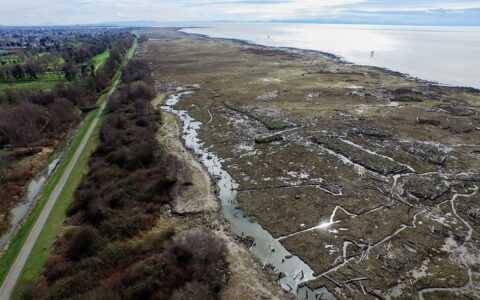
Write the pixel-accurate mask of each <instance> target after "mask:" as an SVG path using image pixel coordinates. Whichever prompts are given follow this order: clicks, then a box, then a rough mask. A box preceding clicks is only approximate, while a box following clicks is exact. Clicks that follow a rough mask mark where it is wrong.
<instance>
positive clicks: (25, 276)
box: [0, 40, 137, 282]
mask: <svg viewBox="0 0 480 300" xmlns="http://www.w3.org/2000/svg"><path fill="white" fill-rule="evenodd" d="M136 47H137V42H136V40H135V42H134V44H133V45H132V48H131V49H130V50H129V52H128V54H127V56H126V58H125V61H124V63H123V65H122V66H121V67H120V68H119V70H118V71H117V72H116V73H115V76H114V78H113V80H112V82H113V83H114V84H117V80H118V79H119V78H120V75H121V69H122V68H123V66H124V65H125V63H126V62H127V60H129V59H131V58H132V57H133V54H134V53H135V49H136ZM106 98H107V93H104V94H103V95H102V96H101V97H100V98H99V100H98V103H99V105H101V104H102V103H103V102H104V101H105V100H106ZM97 114H98V109H97V110H94V111H92V112H90V113H89V115H88V116H87V117H86V119H85V121H84V124H83V125H82V126H81V128H80V130H79V132H78V133H77V135H76V136H75V138H74V140H73V142H72V144H71V147H70V149H69V151H68V152H67V154H66V155H65V158H64V159H63V160H62V162H61V163H60V165H59V166H58V167H57V169H56V170H55V171H54V173H53V174H52V175H51V176H50V178H49V179H48V181H47V183H46V185H45V186H44V188H43V190H42V194H41V196H40V197H39V199H38V201H37V204H36V205H35V207H34V208H33V209H32V212H31V213H30V214H29V216H28V217H27V219H26V221H25V223H24V224H23V225H22V227H21V229H20V230H19V232H18V233H17V234H16V235H15V237H14V238H13V239H12V242H11V244H10V246H9V247H8V249H7V250H6V251H5V253H4V254H3V255H2V257H0V282H3V280H4V279H5V276H6V275H7V273H8V270H9V269H10V267H11V265H12V264H13V262H14V261H15V259H16V257H17V255H18V252H19V251H20V249H21V248H22V246H23V244H24V242H25V240H26V238H27V236H28V234H29V232H30V230H31V229H32V227H33V225H34V224H35V222H36V220H37V219H38V216H39V215H40V213H41V211H42V210H43V208H44V206H45V204H46V202H47V200H48V198H49V197H50V195H51V193H52V192H53V190H54V188H55V186H56V185H57V183H58V181H59V180H60V178H61V176H62V174H63V173H64V171H65V169H66V167H67V165H68V163H69V162H70V160H71V158H72V156H73V154H74V153H75V151H76V150H77V148H78V146H79V144H80V142H81V140H82V139H83V137H84V136H85V134H86V132H87V130H88V127H89V126H90V125H91V123H92V122H93V120H94V119H95V117H96V115H97ZM102 119H103V116H102V118H101V120H102ZM101 120H100V121H101ZM100 126H101V122H99V123H98V126H97V127H96V129H95V132H94V135H93V136H92V138H91V139H90V140H89V141H88V144H87V146H86V148H85V151H84V152H83V153H82V155H81V156H80V159H79V161H78V162H77V164H76V166H75V168H74V170H73V171H72V173H71V175H70V177H69V179H68V181H67V184H66V185H65V188H64V189H63V190H62V192H61V194H60V197H59V199H58V201H57V202H56V203H55V206H54V209H53V210H52V213H51V214H50V215H49V217H48V219H47V222H46V224H45V226H44V228H43V230H42V232H41V234H40V236H39V238H38V240H37V241H36V243H35V246H34V248H33V249H32V252H31V253H30V256H29V258H28V260H27V262H26V264H25V266H24V268H23V271H22V273H21V275H20V277H19V281H18V282H22V281H23V282H24V281H29V282H32V281H33V282H36V281H38V278H39V277H40V275H41V272H42V271H43V268H44V266H45V264H46V260H47V258H48V254H49V253H50V251H51V249H52V246H53V243H54V242H55V239H56V237H57V234H58V233H59V231H60V230H61V227H62V224H63V221H64V219H65V213H66V210H67V209H68V207H69V206H70V204H71V202H72V201H73V194H74V192H75V189H76V187H77V186H78V184H79V183H80V182H81V179H82V176H83V174H84V172H85V171H86V169H87V166H88V160H89V158H90V155H91V153H92V152H93V151H94V150H95V147H96V145H97V143H98V130H99V128H100Z"/></svg>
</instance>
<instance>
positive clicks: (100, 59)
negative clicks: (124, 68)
mask: <svg viewBox="0 0 480 300" xmlns="http://www.w3.org/2000/svg"><path fill="white" fill-rule="evenodd" d="M109 56H110V50H109V49H107V50H105V51H104V52H102V53H100V54H98V55H95V56H94V57H93V58H92V61H93V63H94V64H95V68H100V67H101V66H102V65H103V64H104V63H105V62H106V61H107V58H108V57H109Z"/></svg>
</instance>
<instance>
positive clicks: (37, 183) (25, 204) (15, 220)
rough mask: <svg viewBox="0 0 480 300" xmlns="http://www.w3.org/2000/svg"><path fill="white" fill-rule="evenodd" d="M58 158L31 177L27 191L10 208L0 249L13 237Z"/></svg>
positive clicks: (55, 165) (0, 240) (56, 163)
mask: <svg viewBox="0 0 480 300" xmlns="http://www.w3.org/2000/svg"><path fill="white" fill-rule="evenodd" d="M59 161H60V159H58V158H56V157H54V159H53V160H52V162H51V163H50V164H49V165H48V166H47V167H46V168H44V169H43V170H42V171H41V172H40V173H39V174H38V175H37V176H35V178H33V179H32V180H31V181H30V183H29V184H28V186H27V192H26V193H25V195H24V196H23V197H22V199H20V201H19V202H18V203H17V204H16V205H15V206H14V207H13V208H12V209H11V210H10V215H9V216H8V218H9V222H10V226H9V228H8V230H7V231H6V232H5V233H3V234H2V235H1V237H0V251H2V250H3V248H4V247H5V246H6V245H7V244H8V242H9V241H10V239H11V238H12V237H13V235H14V234H15V232H16V231H17V228H18V225H19V224H20V223H21V222H22V220H23V219H24V218H25V217H26V216H27V215H28V213H29V212H30V209H31V208H32V206H33V204H34V202H35V199H36V198H37V196H38V194H39V193H40V191H41V190H42V187H43V186H44V185H45V182H46V181H47V179H48V177H49V176H50V175H51V174H52V172H53V170H54V169H55V168H56V167H57V165H58V162H59Z"/></svg>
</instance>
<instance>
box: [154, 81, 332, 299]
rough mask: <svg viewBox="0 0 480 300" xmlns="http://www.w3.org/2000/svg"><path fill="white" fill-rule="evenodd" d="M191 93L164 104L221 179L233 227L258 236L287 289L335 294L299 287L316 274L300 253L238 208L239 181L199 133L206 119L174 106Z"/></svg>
mask: <svg viewBox="0 0 480 300" xmlns="http://www.w3.org/2000/svg"><path fill="white" fill-rule="evenodd" d="M189 93H192V91H185V90H183V91H182V90H179V91H178V92H177V93H176V94H173V95H171V96H170V97H169V98H168V99H167V101H166V102H165V105H163V106H162V107H161V108H162V110H164V111H166V112H170V113H173V114H175V115H176V116H177V117H178V118H179V119H180V120H181V121H182V123H183V136H182V137H183V139H184V142H185V145H186V147H187V148H188V149H190V150H191V151H193V152H194V153H195V154H196V155H197V159H198V160H199V161H200V162H201V163H202V164H203V165H204V166H205V168H206V169H207V170H208V172H209V174H210V176H211V177H212V178H216V179H217V185H218V190H219V194H218V197H219V198H220V200H221V202H222V210H223V215H224V217H225V219H226V220H228V221H229V222H230V224H231V228H232V231H233V232H234V233H235V234H237V235H239V236H245V237H247V236H250V237H253V238H254V239H255V243H254V244H253V246H252V247H251V248H250V251H251V252H252V253H253V254H255V255H256V256H257V257H258V258H259V259H260V260H261V261H262V263H264V265H267V264H271V265H272V266H273V267H274V268H275V270H276V271H277V272H282V273H284V274H286V276H285V277H283V278H282V279H280V280H279V283H280V284H281V286H282V287H283V288H284V289H285V290H287V291H290V292H292V293H295V294H297V295H298V297H299V298H300V299H329V298H332V297H331V294H330V293H328V292H327V291H325V290H322V289H319V290H315V291H312V290H310V289H308V288H306V287H303V288H299V285H300V284H301V283H304V282H306V281H308V280H310V279H312V278H313V270H312V269H311V268H310V267H309V266H308V265H307V264H306V263H304V262H303V261H302V260H300V259H299V258H298V257H296V256H294V255H292V254H291V253H290V252H288V251H287V250H286V249H285V248H284V247H283V246H282V244H281V243H280V242H279V241H278V240H276V239H275V238H274V237H272V235H271V234H270V233H269V232H268V231H266V230H265V229H263V228H262V227H261V226H260V225H259V224H258V223H256V222H255V221H254V220H253V219H251V218H250V217H248V216H246V215H245V214H244V212H243V211H242V210H241V209H239V208H238V202H237V188H238V187H239V184H238V183H237V182H236V181H235V180H234V179H233V178H232V176H230V174H229V173H228V172H226V171H225V170H224V169H223V168H222V160H221V159H220V158H219V157H218V156H217V155H216V154H215V153H213V152H210V151H209V150H208V149H206V148H204V143H203V142H202V141H201V140H200V139H199V137H198V130H199V129H200V127H201V125H202V123H201V122H199V121H196V120H195V119H193V118H192V117H190V116H189V115H188V113H187V112H186V111H184V110H176V109H174V108H173V107H174V106H175V104H177V103H178V101H180V99H181V97H182V95H185V94H189Z"/></svg>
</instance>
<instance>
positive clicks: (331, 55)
mask: <svg viewBox="0 0 480 300" xmlns="http://www.w3.org/2000/svg"><path fill="white" fill-rule="evenodd" d="M188 28H190V27H175V28H173V30H176V31H177V32H179V33H181V34H186V35H191V36H198V37H201V38H205V39H211V40H219V41H221V40H224V41H230V42H234V43H239V44H244V45H246V46H249V45H250V46H253V47H257V48H265V49H278V50H280V51H293V52H313V53H318V54H320V55H322V56H324V57H326V58H329V59H331V60H332V61H333V62H336V63H342V64H345V65H352V66H359V67H362V66H363V67H368V68H373V69H377V70H379V71H384V72H387V73H390V74H392V75H397V76H400V77H402V78H404V79H405V80H408V81H415V82H418V83H424V84H431V85H437V86H444V87H451V88H460V89H465V90H466V91H470V92H480V88H475V87H471V86H462V85H453V84H446V83H440V82H437V81H435V80H430V79H427V78H420V77H416V76H413V75H410V74H408V73H403V72H400V71H395V70H392V69H389V68H386V67H379V66H372V65H363V64H356V63H353V62H351V61H349V60H348V59H346V58H344V57H342V56H340V55H338V54H335V53H332V52H325V51H321V50H312V49H304V48H296V47H285V46H278V47H275V46H266V45H262V44H258V43H255V42H250V41H248V40H244V39H236V38H222V37H213V36H209V35H207V34H202V33H190V32H185V31H184V30H185V29H188Z"/></svg>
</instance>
